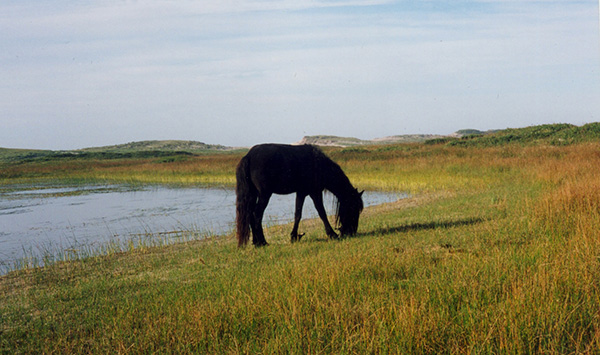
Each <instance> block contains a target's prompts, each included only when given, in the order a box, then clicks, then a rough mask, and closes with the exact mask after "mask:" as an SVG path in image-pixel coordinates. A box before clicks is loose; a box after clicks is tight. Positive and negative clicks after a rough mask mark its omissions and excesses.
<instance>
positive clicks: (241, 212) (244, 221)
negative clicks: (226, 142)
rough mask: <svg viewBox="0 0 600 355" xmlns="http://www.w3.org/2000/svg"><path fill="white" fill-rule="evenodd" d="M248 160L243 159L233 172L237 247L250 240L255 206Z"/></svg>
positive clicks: (254, 193)
mask: <svg viewBox="0 0 600 355" xmlns="http://www.w3.org/2000/svg"><path fill="white" fill-rule="evenodd" d="M248 160H249V159H248V157H243V158H242V160H240V163H239V164H238V166H237V169H236V172H235V177H236V188H235V193H236V203H235V219H236V226H237V240H238V246H240V247H242V246H245V245H246V244H247V243H248V239H250V223H251V221H252V213H253V211H254V205H255V204H256V192H255V189H254V186H252V182H251V181H250V169H249V161H248Z"/></svg>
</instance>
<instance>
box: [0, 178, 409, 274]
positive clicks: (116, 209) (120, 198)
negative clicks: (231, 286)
mask: <svg viewBox="0 0 600 355" xmlns="http://www.w3.org/2000/svg"><path fill="white" fill-rule="evenodd" d="M402 197H403V196H401V195H398V194H389V193H380V192H365V194H364V195H363V199H364V202H365V206H371V205H376V204H381V203H385V202H392V201H395V200H397V199H399V198H402ZM294 199H295V195H286V196H280V195H274V196H273V198H272V199H271V202H270V203H269V206H268V208H267V211H266V213H265V220H264V223H265V224H276V223H286V222H290V221H292V220H293V210H294ZM325 207H326V209H327V211H328V214H332V213H333V196H332V195H330V194H325ZM316 216H317V213H316V211H315V209H314V206H313V204H312V200H310V198H307V200H306V203H305V206H304V212H303V217H304V218H310V217H316ZM234 219H235V192H234V191H233V190H229V189H216V188H169V187H156V186H153V187H142V188H131V187H127V186H85V187H81V186H79V187H53V188H52V187H50V188H48V187H46V188H39V189H23V190H18V191H8V190H1V188H0V266H1V265H8V264H10V263H12V261H14V260H17V259H20V258H22V257H23V256H24V255H26V256H35V255H36V254H39V253H48V251H60V250H71V249H78V248H82V247H87V248H90V247H91V248H95V247H98V246H101V245H102V244H103V243H109V242H110V241H114V240H115V239H117V240H119V241H121V242H122V241H126V240H128V239H134V238H136V237H138V238H139V236H140V235H154V236H163V237H164V236H169V235H173V236H176V235H181V234H182V233H183V232H186V233H188V234H190V233H189V232H190V231H191V232H193V233H195V234H197V235H199V237H201V236H202V235H207V234H221V233H227V232H229V231H231V229H232V228H233V225H234Z"/></svg>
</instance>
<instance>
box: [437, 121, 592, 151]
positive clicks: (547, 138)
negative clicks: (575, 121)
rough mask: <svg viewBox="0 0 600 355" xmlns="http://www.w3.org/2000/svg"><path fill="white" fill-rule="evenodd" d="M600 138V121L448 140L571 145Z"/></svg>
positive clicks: (476, 143) (471, 143) (452, 142)
mask: <svg viewBox="0 0 600 355" xmlns="http://www.w3.org/2000/svg"><path fill="white" fill-rule="evenodd" d="M599 140H600V123H589V124H586V125H583V126H575V125H571V124H548V125H541V126H532V127H526V128H515V129H506V130H502V131H497V132H495V133H491V134H485V135H481V134H479V133H477V134H471V135H466V136H464V137H462V138H461V139H453V140H449V141H447V142H440V143H448V144H449V145H460V146H476V147H491V146H501V145H506V144H522V145H530V144H550V145H569V144H575V143H584V142H592V141H599Z"/></svg>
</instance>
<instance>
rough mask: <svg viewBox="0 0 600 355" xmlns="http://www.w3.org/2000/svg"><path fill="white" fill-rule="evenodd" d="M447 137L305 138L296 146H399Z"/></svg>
mask: <svg viewBox="0 0 600 355" xmlns="http://www.w3.org/2000/svg"><path fill="white" fill-rule="evenodd" d="M441 137H445V136H440V135H435V134H406V135H398V136H389V137H383V138H375V139H371V140H363V139H358V138H353V137H338V136H305V137H303V138H302V139H301V140H300V141H299V142H296V143H294V144H314V145H319V146H330V147H353V146H359V145H371V144H398V143H420V142H425V141H427V140H429V139H435V138H441Z"/></svg>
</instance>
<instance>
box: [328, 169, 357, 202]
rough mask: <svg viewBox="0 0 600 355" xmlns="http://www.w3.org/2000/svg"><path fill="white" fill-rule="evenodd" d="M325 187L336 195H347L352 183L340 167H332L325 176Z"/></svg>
mask: <svg viewBox="0 0 600 355" xmlns="http://www.w3.org/2000/svg"><path fill="white" fill-rule="evenodd" d="M325 188H326V189H327V190H328V191H329V192H331V193H332V194H334V195H335V196H336V197H338V198H340V197H341V196H345V195H347V194H348V193H349V192H350V191H351V190H352V189H353V187H352V184H351V183H350V180H349V179H348V177H347V176H346V175H345V174H344V172H343V171H342V169H340V167H338V166H335V167H333V168H332V169H331V170H330V171H329V174H327V176H325Z"/></svg>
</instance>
